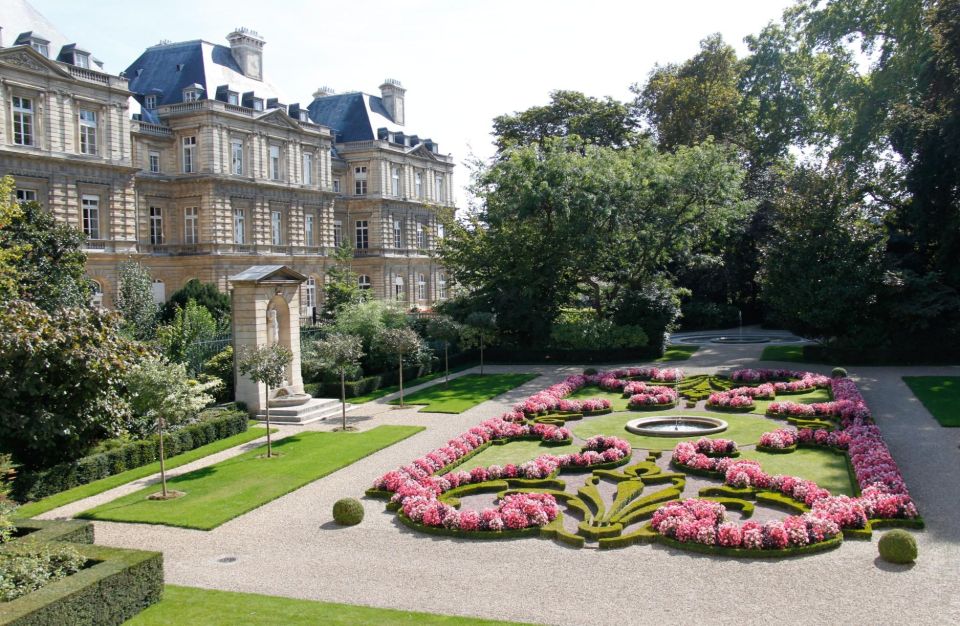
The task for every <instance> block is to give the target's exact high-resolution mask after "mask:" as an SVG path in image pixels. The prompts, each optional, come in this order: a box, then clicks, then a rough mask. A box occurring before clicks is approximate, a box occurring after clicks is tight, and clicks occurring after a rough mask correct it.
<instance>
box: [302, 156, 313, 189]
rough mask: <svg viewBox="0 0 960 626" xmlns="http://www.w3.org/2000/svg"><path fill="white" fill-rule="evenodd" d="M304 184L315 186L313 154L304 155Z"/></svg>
mask: <svg viewBox="0 0 960 626" xmlns="http://www.w3.org/2000/svg"><path fill="white" fill-rule="evenodd" d="M303 184H304V185H312V184H313V153H312V152H304V153H303Z"/></svg>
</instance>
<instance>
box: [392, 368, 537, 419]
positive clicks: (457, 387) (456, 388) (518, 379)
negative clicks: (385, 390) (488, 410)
mask: <svg viewBox="0 0 960 626" xmlns="http://www.w3.org/2000/svg"><path fill="white" fill-rule="evenodd" d="M537 376H538V374H484V375H483V376H481V375H480V374H467V375H466V376H461V377H460V378H455V379H453V380H451V381H450V384H449V385H444V384H443V383H437V384H436V385H431V386H430V387H427V388H426V389H421V390H420V391H415V392H413V393H411V394H409V395H406V394H405V395H404V398H403V401H404V404H418V405H419V404H423V405H425V406H426V407H427V408H426V409H424V410H425V411H426V412H428V413H463V412H464V411H466V410H467V409H472V408H473V407H475V406H477V405H478V404H480V403H481V402H486V401H487V400H489V399H491V398H495V397H496V396H499V395H500V394H502V393H506V392H508V391H510V390H511V389H513V388H515V387H519V386H520V385H522V384H523V383H525V382H528V381H531V380H533V379H534V378H536V377H537ZM390 404H400V400H391V401H390Z"/></svg>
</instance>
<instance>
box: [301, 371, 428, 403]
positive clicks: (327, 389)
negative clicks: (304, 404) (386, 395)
mask: <svg viewBox="0 0 960 626" xmlns="http://www.w3.org/2000/svg"><path fill="white" fill-rule="evenodd" d="M428 373H430V370H429V368H426V367H423V366H418V367H406V368H404V370H403V382H404V383H405V384H410V385H413V384H416V381H417V379H418V378H420V377H421V376H424V375H426V374H428ZM399 381H400V378H399V376H397V372H384V373H383V374H377V375H376V376H365V377H364V378H361V379H359V380H348V381H347V382H346V384H345V385H344V390H345V392H346V397H347V398H356V397H357V396H362V395H366V394H368V393H373V392H374V391H377V390H378V389H380V388H382V387H389V386H390V385H394V384H397V383H398V382H399ZM303 390H304V391H305V392H306V393H309V394H310V395H311V396H313V397H315V398H339V397H340V383H339V382H331V383H323V382H319V383H307V384H306V385H304V386H303Z"/></svg>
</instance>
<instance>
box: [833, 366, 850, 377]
mask: <svg viewBox="0 0 960 626" xmlns="http://www.w3.org/2000/svg"><path fill="white" fill-rule="evenodd" d="M832 374H833V377H834V378H846V377H847V370H845V369H843V368H842V367H835V368H833V372H832Z"/></svg>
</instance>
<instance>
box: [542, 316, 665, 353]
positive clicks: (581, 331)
mask: <svg viewBox="0 0 960 626" xmlns="http://www.w3.org/2000/svg"><path fill="white" fill-rule="evenodd" d="M647 343H648V339H647V334H646V333H645V332H644V330H643V329H642V328H641V327H639V326H635V325H621V326H618V325H615V324H614V323H613V322H611V321H610V320H607V319H602V318H598V317H597V314H596V312H595V311H594V310H593V309H564V310H563V311H562V313H561V314H560V318H559V319H558V320H557V321H556V322H554V324H553V329H552V330H551V332H550V344H551V345H552V346H553V347H555V348H560V349H563V350H598V349H611V348H614V349H615V348H642V347H644V346H646V345H647Z"/></svg>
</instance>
